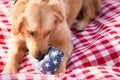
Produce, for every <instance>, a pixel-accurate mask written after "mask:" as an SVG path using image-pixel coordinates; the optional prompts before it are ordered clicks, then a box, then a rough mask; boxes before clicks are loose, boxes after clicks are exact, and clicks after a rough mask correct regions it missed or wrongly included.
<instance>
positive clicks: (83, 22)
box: [76, 21, 88, 32]
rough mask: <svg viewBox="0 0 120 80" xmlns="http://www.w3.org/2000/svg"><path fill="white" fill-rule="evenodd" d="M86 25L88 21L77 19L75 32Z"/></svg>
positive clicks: (81, 29) (80, 30)
mask: <svg viewBox="0 0 120 80" xmlns="http://www.w3.org/2000/svg"><path fill="white" fill-rule="evenodd" d="M87 25H88V22H86V21H79V22H78V23H77V25H76V31H77V32H82V31H83V30H84V29H85V27H86V26H87Z"/></svg>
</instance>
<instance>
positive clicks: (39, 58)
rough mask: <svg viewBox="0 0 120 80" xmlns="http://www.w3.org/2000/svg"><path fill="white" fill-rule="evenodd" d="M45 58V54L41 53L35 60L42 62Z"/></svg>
mask: <svg viewBox="0 0 120 80" xmlns="http://www.w3.org/2000/svg"><path fill="white" fill-rule="evenodd" d="M44 56H45V54H41V53H40V52H39V53H37V54H36V55H35V58H36V59H37V60H39V61H40V60H42V59H43V58H44Z"/></svg>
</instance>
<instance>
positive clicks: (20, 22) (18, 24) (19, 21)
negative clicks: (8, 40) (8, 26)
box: [12, 14, 24, 35]
mask: <svg viewBox="0 0 120 80" xmlns="http://www.w3.org/2000/svg"><path fill="white" fill-rule="evenodd" d="M23 20H24V15H23V14H22V15H20V16H19V17H18V19H17V20H16V21H14V23H13V27H12V33H13V34H14V35H17V34H19V32H20V29H21V27H22V25H23V22H24V21H23Z"/></svg>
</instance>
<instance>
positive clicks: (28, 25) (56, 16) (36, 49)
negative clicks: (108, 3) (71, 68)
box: [3, 0, 100, 73]
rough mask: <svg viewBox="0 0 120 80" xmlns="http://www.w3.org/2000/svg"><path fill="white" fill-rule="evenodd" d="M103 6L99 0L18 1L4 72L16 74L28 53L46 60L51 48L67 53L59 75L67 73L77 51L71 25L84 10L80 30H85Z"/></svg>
mask: <svg viewBox="0 0 120 80" xmlns="http://www.w3.org/2000/svg"><path fill="white" fill-rule="evenodd" d="M97 4H99V5H97ZM99 7H100V1H99V0H18V1H17V2H16V3H15V5H14V6H13V9H12V20H13V26H12V31H11V40H10V46H9V52H8V59H7V63H6V66H5V68H4V70H3V73H16V72H17V68H18V66H19V62H20V61H21V59H22V58H23V56H24V54H25V53H26V52H27V51H29V53H30V55H32V56H33V57H35V58H37V59H39V60H40V59H42V57H43V56H44V55H45V54H46V53H47V50H48V45H51V46H54V47H55V48H57V49H59V50H61V51H63V52H64V58H63V59H62V62H61V64H60V66H59V68H58V69H57V71H56V73H60V72H64V71H66V62H67V60H68V59H69V57H70V54H71V52H72V49H73V45H72V41H71V35H70V30H69V26H70V25H71V24H72V23H73V21H74V20H75V18H76V17H77V15H78V13H79V11H80V10H82V11H83V13H84V15H83V16H82V17H83V18H82V19H81V20H80V22H79V23H78V26H77V28H76V29H77V30H82V29H83V28H85V26H86V25H88V23H89V22H90V21H91V19H94V18H95V17H96V13H97V12H98V11H99Z"/></svg>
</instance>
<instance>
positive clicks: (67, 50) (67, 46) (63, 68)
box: [55, 41, 73, 74]
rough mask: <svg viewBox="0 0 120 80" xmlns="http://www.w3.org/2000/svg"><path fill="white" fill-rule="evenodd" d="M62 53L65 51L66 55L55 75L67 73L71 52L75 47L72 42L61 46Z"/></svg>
mask: <svg viewBox="0 0 120 80" xmlns="http://www.w3.org/2000/svg"><path fill="white" fill-rule="evenodd" d="M58 48H59V49H60V50H61V51H63V53H64V57H63V58H62V61H61V63H60V66H59V67H58V69H57V71H56V72H55V74H57V73H61V72H65V71H66V64H67V61H68V59H69V58H70V55H71V52H72V50H73V45H72V42H71V41H70V42H69V41H67V42H65V43H63V44H62V45H59V47H58Z"/></svg>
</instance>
